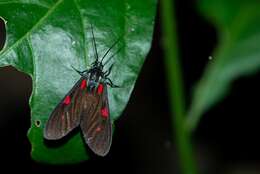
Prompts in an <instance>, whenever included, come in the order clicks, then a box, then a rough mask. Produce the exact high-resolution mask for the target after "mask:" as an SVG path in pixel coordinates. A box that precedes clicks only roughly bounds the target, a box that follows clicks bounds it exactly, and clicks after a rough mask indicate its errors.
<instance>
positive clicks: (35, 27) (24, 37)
mask: <svg viewBox="0 0 260 174" xmlns="http://www.w3.org/2000/svg"><path fill="white" fill-rule="evenodd" d="M62 2H63V0H59V1H58V2H56V3H55V4H54V5H53V6H52V7H51V8H50V9H49V10H48V11H47V12H46V13H45V15H44V16H43V17H42V18H40V20H39V21H38V22H37V23H36V24H35V25H34V26H33V27H32V28H31V29H30V30H28V31H27V32H26V33H25V34H24V35H23V36H22V37H21V38H20V39H18V40H17V41H16V42H15V43H14V44H13V45H12V46H10V47H9V48H8V49H6V50H5V51H4V52H3V53H2V54H0V57H4V56H5V55H6V54H7V53H9V51H11V50H12V49H13V48H14V47H16V46H17V45H18V44H20V43H21V42H22V41H23V40H24V39H26V38H27V36H28V35H29V34H31V33H32V32H33V31H34V30H35V29H37V27H38V26H39V25H40V24H41V23H42V22H43V21H44V20H45V19H46V18H47V17H48V16H49V15H50V14H51V13H52V12H53V11H54V10H55V9H56V8H57V6H58V5H59V4H60V3H62Z"/></svg>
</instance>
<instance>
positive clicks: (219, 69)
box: [188, 0, 260, 129]
mask: <svg viewBox="0 0 260 174" xmlns="http://www.w3.org/2000/svg"><path fill="white" fill-rule="evenodd" d="M199 7H200V10H201V11H202V13H203V14H204V15H205V16H206V17H207V18H208V19H209V20H210V21H211V22H213V23H214V24H215V25H216V27H217V29H218V36H219V42H218V43H219V44H218V47H217V48H216V50H215V52H214V54H213V56H212V57H213V59H212V60H209V63H208V66H207V67H206V70H205V72H204V74H203V76H202V78H201V80H200V81H199V83H198V84H197V86H196V88H195V91H194V95H193V100H192V104H191V107H190V110H189V113H188V116H189V117H188V128H189V129H194V128H196V126H197V124H198V122H199V120H200V118H201V116H202V115H203V113H205V112H206V111H207V110H208V109H209V108H211V107H212V106H213V105H214V104H216V103H217V102H218V101H220V100H221V99H222V98H223V97H224V96H225V95H226V93H227V91H228V90H229V89H230V86H231V84H232V82H233V81H234V80H235V79H237V78H239V77H241V76H245V75H249V74H252V73H255V72H257V71H258V70H259V68H260V20H259V19H260V10H259V9H260V3H259V1H258V0H249V1H244V0H201V1H200V3H199Z"/></svg>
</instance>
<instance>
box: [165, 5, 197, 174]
mask: <svg viewBox="0 0 260 174" xmlns="http://www.w3.org/2000/svg"><path fill="white" fill-rule="evenodd" d="M160 5H161V18H162V28H163V41H164V49H165V50H164V51H165V68H166V74H167V78H168V85H169V91H168V92H169V95H170V97H169V99H170V108H171V117H172V132H173V133H175V136H176V137H175V138H176V143H177V148H178V153H179V158H180V167H181V171H182V173H183V174H197V169H196V165H195V161H194V158H193V152H192V145H191V142H190V141H191V140H190V138H191V135H190V133H189V132H188V131H187V129H186V126H185V101H184V87H183V78H182V70H181V63H180V61H179V59H178V47H177V36H176V21H175V18H174V4H173V1H172V0H162V1H161V4H160Z"/></svg>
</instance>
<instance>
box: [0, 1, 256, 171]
mask: <svg viewBox="0 0 260 174" xmlns="http://www.w3.org/2000/svg"><path fill="white" fill-rule="evenodd" d="M176 8H177V22H178V23H177V24H178V37H179V46H180V57H181V60H182V64H183V71H184V78H185V90H186V92H187V101H188V102H189V100H188V99H189V98H190V96H191V91H192V88H193V87H194V84H195V83H196V81H198V80H199V78H200V77H201V75H202V73H203V70H204V68H205V66H206V64H207V62H208V61H209V60H208V57H209V56H210V55H211V53H212V51H213V49H214V48H215V46H216V43H217V36H216V31H215V29H214V27H213V26H212V25H211V24H210V23H208V21H206V20H205V19H204V18H203V17H202V16H200V15H199V13H198V12H197V10H196V5H195V3H194V1H188V0H178V1H176ZM158 10H159V9H158ZM159 13H160V11H158V13H157V16H156V24H155V32H154V39H153V44H152V49H151V51H150V53H149V55H148V57H147V59H146V62H145V64H144V66H143V68H142V71H141V73H140V75H139V77H138V80H137V83H136V86H135V89H134V91H133V94H132V96H131V99H130V101H129V103H128V105H127V107H126V109H125V111H124V113H123V115H122V116H121V117H120V119H119V120H118V121H117V122H116V127H117V129H116V132H115V134H114V139H113V145H112V148H111V151H110V153H109V154H108V155H107V156H106V157H104V158H101V157H97V156H95V155H93V154H92V153H91V152H90V153H91V160H89V161H86V162H83V163H80V164H76V165H66V166H51V165H43V164H39V163H37V162H34V161H32V160H31V157H30V150H31V149H30V148H31V147H30V143H29V141H28V139H27V137H26V134H27V130H28V128H29V127H30V109H29V106H28V103H29V96H30V93H31V90H32V87H31V83H32V82H31V79H30V77H29V76H27V75H25V74H23V73H21V72H18V71H16V70H15V69H14V68H10V67H5V68H1V69H0V82H1V85H0V116H1V118H0V138H1V143H0V154H1V163H0V168H1V170H4V169H7V170H9V171H10V172H11V171H14V170H17V169H18V170H21V171H25V172H37V173H46V172H52V173H56V172H62V173H72V172H76V173H83V172H84V173H87V172H88V173H97V172H98V173H99V172H106V173H108V172H112V173H140V174H141V173H160V174H164V173H165V174H166V173H167V174H168V173H180V172H179V171H178V166H179V165H178V158H177V153H178V151H177V149H176V147H175V142H174V140H172V137H174V135H172V134H171V124H170V123H171V121H170V115H169V106H168V98H167V83H166V80H165V72H164V66H163V65H164V62H163V60H164V59H163V50H162V44H161V42H162V37H161V32H160V31H161V29H160V26H161V24H160V16H159ZM2 26H3V25H2V24H1V25H0V39H1V41H3V40H4V35H3V34H4V30H3V27H2ZM0 45H3V44H2V43H1V44H0ZM259 80H260V78H259V75H253V76H250V77H243V78H240V79H238V80H236V81H235V82H234V83H233V86H232V90H230V92H229V94H228V95H227V97H226V98H225V99H224V100H223V101H221V102H219V103H218V105H217V106H215V107H214V108H212V109H211V110H210V111H209V112H207V113H206V114H205V115H204V116H203V118H202V120H201V122H200V124H199V126H198V129H197V130H196V131H195V132H194V137H193V140H194V147H195V149H196V156H197V162H198V164H199V166H200V169H201V173H210V174H215V173H216V174H217V173H221V174H222V173H227V174H228V173H231V172H234V171H240V172H241V173H246V174H250V172H252V173H253V172H255V173H260V167H258V166H259V163H260V160H259V159H260V158H259V155H260V151H259V147H260V146H259V145H260V144H259V143H258V137H259V132H260V127H259V124H260V122H258V115H259V113H260V112H259V111H258V108H259V102H257V101H258V99H259V97H260V95H259V92H258V89H260V88H259V87H260V86H259V84H258V83H257V82H258V81H259ZM234 173H235V172H234Z"/></svg>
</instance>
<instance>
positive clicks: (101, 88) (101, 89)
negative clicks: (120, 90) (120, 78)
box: [97, 84, 104, 94]
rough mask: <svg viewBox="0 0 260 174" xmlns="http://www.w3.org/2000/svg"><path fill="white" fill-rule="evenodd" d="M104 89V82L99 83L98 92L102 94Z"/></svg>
mask: <svg viewBox="0 0 260 174" xmlns="http://www.w3.org/2000/svg"><path fill="white" fill-rule="evenodd" d="M103 90H104V86H103V85H102V84H99V85H98V88H97V93H98V94H102V92H103Z"/></svg>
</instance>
